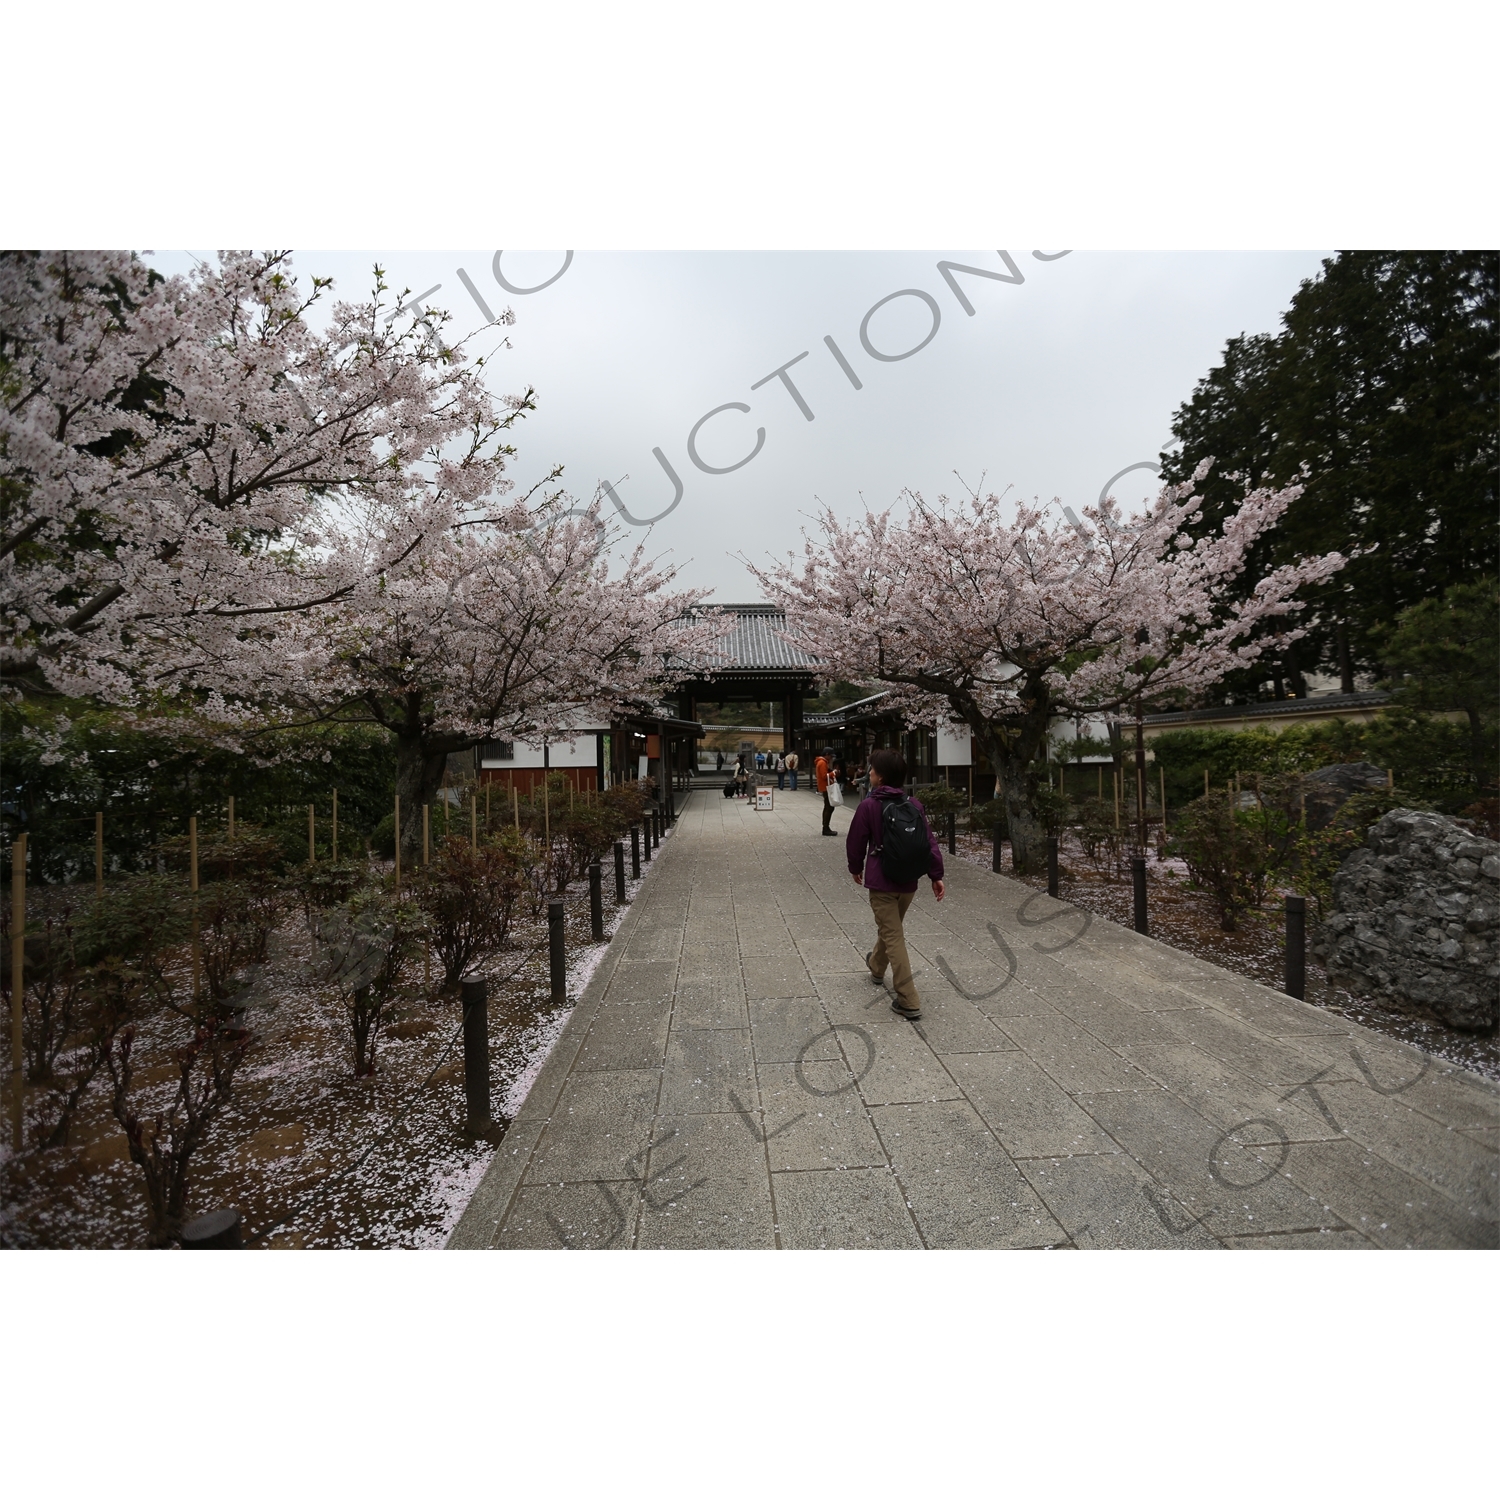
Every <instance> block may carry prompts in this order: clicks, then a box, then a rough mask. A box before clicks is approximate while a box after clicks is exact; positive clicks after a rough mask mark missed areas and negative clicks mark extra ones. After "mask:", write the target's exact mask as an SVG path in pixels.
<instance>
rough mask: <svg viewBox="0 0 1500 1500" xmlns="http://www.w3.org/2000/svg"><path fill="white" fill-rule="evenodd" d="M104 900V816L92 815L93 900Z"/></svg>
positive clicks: (97, 813) (99, 814)
mask: <svg viewBox="0 0 1500 1500" xmlns="http://www.w3.org/2000/svg"><path fill="white" fill-rule="evenodd" d="M103 899H104V814H103V813H102V812H96V813H95V814H94V900H95V901H102V900H103Z"/></svg>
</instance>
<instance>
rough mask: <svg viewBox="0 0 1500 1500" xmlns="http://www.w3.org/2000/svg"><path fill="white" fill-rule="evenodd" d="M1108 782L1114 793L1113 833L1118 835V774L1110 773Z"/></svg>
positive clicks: (1116, 772)
mask: <svg viewBox="0 0 1500 1500" xmlns="http://www.w3.org/2000/svg"><path fill="white" fill-rule="evenodd" d="M1110 781H1111V785H1112V786H1113V787H1114V793H1115V832H1116V833H1118V832H1119V831H1120V773H1119V772H1118V771H1115V772H1112V773H1111V777H1110Z"/></svg>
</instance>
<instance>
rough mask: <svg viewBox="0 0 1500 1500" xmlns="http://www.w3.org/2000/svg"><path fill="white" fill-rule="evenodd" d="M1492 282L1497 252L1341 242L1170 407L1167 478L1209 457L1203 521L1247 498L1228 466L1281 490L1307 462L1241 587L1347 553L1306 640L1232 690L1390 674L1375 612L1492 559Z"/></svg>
mask: <svg viewBox="0 0 1500 1500" xmlns="http://www.w3.org/2000/svg"><path fill="white" fill-rule="evenodd" d="M1497 280H1500V255H1497V254H1495V253H1494V252H1488V251H1485V252H1480V251H1456V250H1453V251H1447V250H1445V251H1345V252H1342V253H1340V254H1339V255H1338V256H1336V257H1335V258H1334V259H1332V260H1329V261H1325V262H1324V263H1323V274H1322V275H1321V276H1320V277H1318V278H1317V279H1316V280H1313V281H1307V282H1304V283H1303V284H1302V287H1301V289H1300V290H1299V291H1298V292H1297V294H1296V296H1295V297H1294V298H1293V299H1292V305H1291V307H1290V308H1289V310H1288V311H1287V312H1286V314H1285V315H1284V316H1283V319H1282V323H1283V329H1282V332H1281V333H1279V334H1277V335H1275V336H1274V337H1272V336H1266V335H1258V336H1252V337H1241V338H1237V339H1232V340H1230V342H1229V344H1228V345H1227V347H1226V349H1225V351H1224V360H1223V363H1222V364H1220V365H1219V366H1217V367H1216V368H1215V369H1213V370H1211V371H1210V372H1209V374H1208V375H1207V376H1206V377H1205V378H1204V379H1203V380H1202V381H1201V382H1200V383H1199V385H1198V388H1197V390H1196V391H1195V392H1194V393H1193V397H1192V399H1191V400H1190V401H1189V402H1187V403H1186V404H1185V405H1184V406H1183V407H1182V408H1181V409H1180V410H1179V412H1178V414H1177V418H1176V421H1175V422H1174V423H1173V429H1172V430H1173V433H1174V434H1175V436H1176V437H1178V438H1179V439H1180V440H1181V444H1182V446H1181V449H1180V451H1178V452H1176V453H1173V454H1170V455H1164V456H1163V477H1164V478H1165V479H1168V480H1171V481H1174V482H1181V481H1182V480H1184V479H1185V478H1186V477H1187V476H1188V475H1189V474H1191V473H1192V472H1193V470H1194V468H1195V467H1196V466H1197V464H1198V463H1199V462H1200V461H1201V460H1202V459H1204V458H1207V457H1210V456H1212V457H1213V458H1214V459H1215V461H1216V462H1215V467H1214V472H1213V474H1212V475H1211V476H1210V478H1209V480H1208V481H1207V482H1206V483H1205V484H1204V485H1202V486H1200V493H1201V494H1202V495H1203V496H1204V499H1205V506H1204V512H1203V517H1202V520H1201V522H1200V523H1199V524H1200V527H1201V528H1203V529H1207V530H1217V529H1218V528H1219V527H1220V526H1221V524H1222V521H1223V518H1224V517H1225V516H1226V515H1228V514H1232V513H1233V507H1234V506H1235V504H1236V503H1237V502H1238V500H1239V498H1240V497H1241V496H1242V495H1243V493H1244V485H1243V482H1240V483H1236V482H1235V481H1234V479H1233V478H1231V476H1233V475H1237V474H1243V475H1244V476H1245V477H1246V478H1248V479H1250V480H1253V481H1254V482H1256V483H1265V484H1273V485H1285V484H1289V483H1292V482H1294V481H1295V480H1296V479H1297V477H1298V474H1299V472H1300V470H1301V468H1302V466H1303V465H1304V464H1305V465H1306V466H1307V469H1308V471H1309V477H1308V480H1307V484H1306V489H1305V491H1304V493H1303V494H1302V495H1301V497H1300V498H1299V499H1298V500H1296V501H1295V502H1294V503H1293V504H1292V505H1291V507H1290V508H1289V509H1288V511H1287V513H1286V515H1285V516H1284V517H1283V519H1282V521H1281V523H1280V525H1279V526H1277V527H1276V528H1275V530H1274V531H1272V532H1270V533H1268V534H1267V535H1265V536H1263V537H1262V538H1261V539H1260V541H1259V542H1258V543H1257V545H1256V547H1255V549H1254V554H1253V555H1252V557H1251V559H1250V562H1249V565H1248V566H1247V568H1246V570H1245V573H1244V574H1243V576H1242V578H1241V579H1240V581H1239V585H1238V592H1239V594H1240V596H1241V597H1247V596H1248V595H1249V594H1250V593H1251V592H1253V590H1254V587H1255V585H1256V583H1257V582H1258V581H1259V580H1260V579H1261V578H1262V577H1264V576H1266V574H1267V573H1269V572H1270V571H1271V570H1272V569H1273V568H1275V567H1276V566H1277V565H1278V564H1280V563H1283V562H1287V561H1290V560H1292V559H1294V558H1299V557H1307V556H1312V555H1316V554H1318V553H1321V552H1329V551H1338V552H1342V553H1343V554H1345V555H1346V556H1348V557H1350V558H1351V561H1350V563H1349V565H1348V566H1347V567H1346V568H1345V569H1344V570H1343V571H1342V572H1341V573H1339V574H1337V575H1335V576H1334V577H1333V578H1331V579H1328V580H1327V581H1326V582H1323V583H1319V584H1316V585H1312V586H1310V587H1309V588H1308V590H1307V592H1306V597H1307V599H1308V600H1309V602H1310V603H1311V604H1312V605H1313V609H1312V610H1311V611H1310V612H1309V615H1308V617H1306V618H1305V619H1304V622H1303V623H1304V624H1306V625H1307V626H1308V627H1309V633H1308V635H1307V636H1306V637H1304V638H1303V639H1302V640H1300V641H1297V642H1295V643H1292V644H1289V645H1288V646H1287V647H1286V648H1285V649H1284V650H1280V651H1277V650H1275V649H1274V648H1273V649H1272V650H1271V651H1270V652H1269V653H1268V656H1267V658H1266V659H1265V660H1266V665H1265V666H1258V667H1256V668H1252V669H1249V670H1247V671H1242V672H1238V673H1235V674H1232V675H1231V677H1229V678H1227V679H1226V681H1225V687H1226V688H1227V689H1228V690H1229V692H1230V693H1232V694H1233V695H1234V696H1236V697H1241V698H1244V697H1251V698H1253V697H1255V696H1256V693H1257V690H1258V688H1259V686H1260V684H1262V683H1264V682H1265V681H1266V680H1267V678H1268V677H1270V678H1272V679H1273V680H1274V681H1275V683H1276V684H1277V691H1278V693H1279V692H1281V691H1283V690H1285V691H1289V692H1292V693H1297V692H1300V691H1302V690H1303V681H1304V674H1305V673H1307V672H1309V671H1313V670H1316V669H1321V670H1325V671H1331V672H1334V673H1337V674H1338V675H1339V676H1340V678H1341V681H1342V683H1343V686H1344V688H1345V689H1346V690H1349V689H1351V688H1352V687H1353V686H1354V677H1355V674H1356V673H1357V672H1369V673H1373V674H1375V675H1376V676H1382V677H1383V676H1388V675H1390V673H1389V670H1388V668H1389V664H1388V663H1387V662H1386V661H1385V660H1384V658H1383V657H1382V654H1381V649H1382V648H1381V639H1382V637H1381V633H1380V628H1381V627H1382V626H1383V625H1385V624H1388V623H1389V622H1390V621H1392V620H1394V619H1395V617H1396V616H1397V615H1398V614H1399V613H1400V612H1401V611H1402V610H1404V609H1407V608H1410V607H1411V606H1413V605H1415V604H1419V603H1421V602H1422V601H1423V600H1425V599H1436V598H1440V597H1441V596H1442V595H1443V593H1444V592H1445V591H1446V590H1447V589H1449V588H1451V587H1453V586H1454V585H1457V584H1468V583H1474V582H1477V581H1478V580H1479V579H1481V578H1483V577H1485V576H1487V575H1489V576H1493V575H1494V573H1495V572H1496V571H1497V564H1500V556H1497V538H1500V533H1497V527H1496V524H1495V521H1496V504H1497V483H1496V453H1497V445H1496V411H1497V405H1496V403H1497V370H1496V359H1497V344H1496V335H1497V324H1500V317H1497ZM1265 628H1266V629H1267V630H1274V626H1272V625H1268V626H1266V627H1265Z"/></svg>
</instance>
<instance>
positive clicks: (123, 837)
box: [0, 703, 396, 884]
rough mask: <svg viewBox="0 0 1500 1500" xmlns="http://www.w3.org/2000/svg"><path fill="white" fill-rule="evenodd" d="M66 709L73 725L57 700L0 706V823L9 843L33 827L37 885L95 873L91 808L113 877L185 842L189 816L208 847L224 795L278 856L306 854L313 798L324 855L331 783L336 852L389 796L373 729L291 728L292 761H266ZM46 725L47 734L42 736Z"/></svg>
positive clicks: (284, 860) (285, 747)
mask: <svg viewBox="0 0 1500 1500" xmlns="http://www.w3.org/2000/svg"><path fill="white" fill-rule="evenodd" d="M65 708H66V712H67V713H68V715H69V716H70V719H71V722H70V723H69V724H68V725H66V726H63V725H62V721H61V720H60V718H59V712H58V710H56V709H54V708H51V707H43V706H39V705H37V704H35V703H7V704H4V705H0V742H3V746H4V754H3V762H0V823H3V831H4V838H5V842H6V844H7V845H8V843H9V841H10V839H11V838H12V837H13V836H14V834H15V833H16V832H17V831H25V832H26V833H28V834H29V835H30V839H29V844H30V852H29V871H30V873H29V879H30V880H31V882H33V883H35V884H43V883H57V882H63V881H73V880H90V879H92V877H93V871H94V814H95V813H96V812H101V811H102V812H103V813H104V844H105V868H106V871H107V872H108V873H109V874H111V875H115V874H127V873H132V872H137V871H143V870H150V869H154V868H155V867H156V861H157V850H158V846H159V845H161V844H163V842H164V841H166V840H169V839H172V838H174V837H178V836H181V837H183V838H185V837H186V834H187V827H188V817H189V816H190V815H191V814H194V813H196V814H197V816H198V837H199V844H200V850H201V849H202V848H204V847H206V846H207V845H208V844H209V843H211V842H212V841H213V840H214V839H215V838H216V837H217V836H218V835H219V834H221V833H224V832H227V827H226V824H227V803H228V799H229V798H230V797H231V796H233V797H234V799H235V815H236V821H237V823H239V822H243V823H246V824H249V823H255V824H258V825H260V831H261V832H262V834H264V835H265V836H266V837H268V838H272V839H274V840H275V841H276V847H277V849H278V851H279V857H278V863H280V864H299V863H301V862H302V861H304V860H305V859H306V858H307V804H308V803H309V802H311V803H313V804H314V806H315V807H316V809H317V834H318V847H319V853H320V857H323V858H326V857H327V856H328V854H329V852H330V850H329V833H330V824H331V819H330V814H331V812H332V793H333V790H334V788H335V787H337V789H338V793H339V843H340V852H341V853H343V852H349V853H353V852H355V851H357V850H360V849H362V848H363V844H364V839H365V837H366V836H367V835H368V834H369V833H371V832H372V831H373V830H374V829H375V826H376V824H377V823H379V821H380V819H381V818H382V817H383V816H384V815H385V813H386V811H387V809H388V808H390V806H391V803H392V800H393V798H394V796H395V765H396V761H395V752H394V750H393V748H392V746H391V744H390V742H389V739H388V737H387V736H386V735H385V734H384V733H382V732H380V731H376V730H372V729H365V728H348V727H340V726H327V725H323V726H317V727H313V728H309V729H305V730H299V731H296V732H294V733H289V734H286V735H283V736H282V737H281V738H279V739H278V741H277V750H278V752H279V753H284V755H285V756H286V757H287V758H285V759H283V760H282V761H281V763H279V764H277V765H269V766H266V765H257V764H256V762H255V760H254V759H253V758H252V757H251V756H250V755H241V754H237V753H235V752H234V751H230V750H224V749H220V748H217V747H215V746H212V745H208V744H205V743H203V742H202V741H197V740H194V739H192V738H191V736H190V735H189V734H188V732H187V731H188V726H187V724H186V721H184V734H183V736H182V737H180V738H177V737H172V738H169V737H168V736H167V735H165V734H162V733H145V732H143V731H141V730H138V729H135V728H132V727H131V726H130V724H129V723H128V722H127V720H126V718H125V716H124V714H122V713H120V712H116V711H105V710H99V709H92V708H88V707H87V706H83V705H79V704H76V703H75V704H68V705H65ZM28 729H29V730H31V731H32V733H31V735H28V734H27V733H26V731H27V730H28ZM49 729H50V730H52V731H54V738H44V737H43V734H44V732H45V731H47V730H49ZM59 731H60V732H59ZM54 739H55V743H54ZM200 859H201V854H200Z"/></svg>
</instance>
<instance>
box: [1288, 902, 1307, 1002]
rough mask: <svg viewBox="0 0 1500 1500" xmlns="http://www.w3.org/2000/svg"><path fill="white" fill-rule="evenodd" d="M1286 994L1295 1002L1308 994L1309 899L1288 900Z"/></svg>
mask: <svg viewBox="0 0 1500 1500" xmlns="http://www.w3.org/2000/svg"><path fill="white" fill-rule="evenodd" d="M1286 992H1287V994H1289V995H1290V996H1291V997H1292V999H1293V1000H1301V999H1303V998H1304V996H1305V995H1306V993H1307V898H1306V897H1305V896H1288V897H1287V898H1286Z"/></svg>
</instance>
